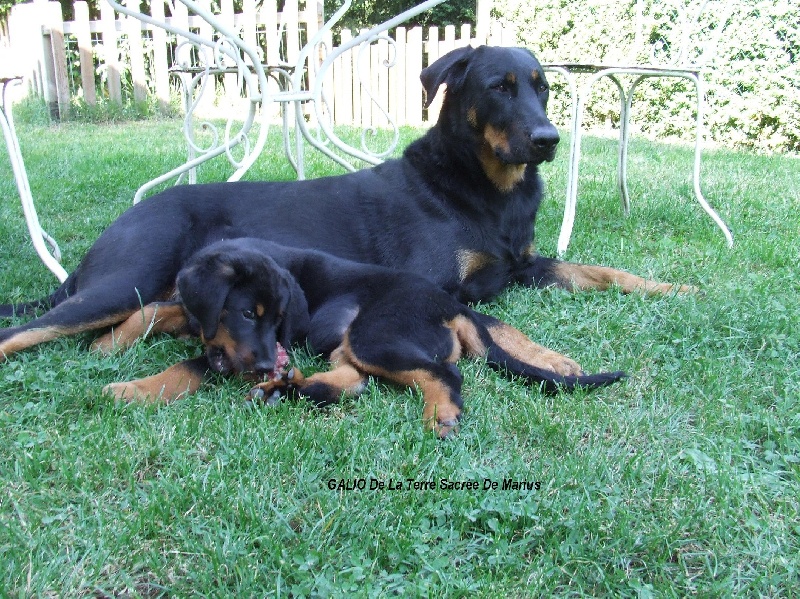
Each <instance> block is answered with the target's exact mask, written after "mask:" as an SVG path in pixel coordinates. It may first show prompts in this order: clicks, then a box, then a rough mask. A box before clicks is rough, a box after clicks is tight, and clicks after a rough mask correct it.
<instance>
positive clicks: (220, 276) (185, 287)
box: [177, 254, 236, 340]
mask: <svg viewBox="0 0 800 599" xmlns="http://www.w3.org/2000/svg"><path fill="white" fill-rule="evenodd" d="M235 280H236V269H235V268H234V266H233V265H232V264H231V263H230V262H229V261H227V260H226V259H225V255H224V254H222V255H220V254H211V255H207V256H203V257H202V258H201V259H194V260H192V261H190V263H189V264H188V265H187V266H186V267H185V268H183V269H182V270H181V271H180V272H179V273H178V278H177V287H178V293H179V294H180V296H181V301H182V302H183V305H184V307H185V308H186V311H187V312H189V314H190V315H191V316H193V317H194V318H196V319H197V321H198V322H199V323H200V329H201V330H202V332H203V338H204V339H207V340H208V339H213V338H214V337H215V336H216V334H217V328H218V327H219V319H220V313H221V312H222V308H223V306H224V305H225V300H226V299H227V298H228V293H230V290H231V287H232V286H233V283H234V281H235Z"/></svg>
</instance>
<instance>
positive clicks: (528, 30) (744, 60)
mask: <svg viewBox="0 0 800 599" xmlns="http://www.w3.org/2000/svg"><path fill="white" fill-rule="evenodd" d="M645 1H646V2H647V3H648V4H651V0H645ZM695 4H696V3H695ZM730 4H731V3H730V0H712V1H711V2H709V4H708V5H709V7H710V10H711V14H714V13H715V12H718V13H719V14H722V13H721V12H720V11H722V10H724V7H726V6H728V7H730ZM734 4H735V5H734V7H733V12H732V14H731V17H730V19H729V20H728V22H727V25H726V26H725V29H724V30H723V32H722V35H721V36H720V39H719V42H718V44H717V46H716V48H715V51H714V52H713V54H712V58H711V60H710V61H709V62H708V63H707V66H708V69H707V76H706V79H705V80H706V84H707V90H706V98H707V100H708V104H707V108H706V124H707V126H708V136H707V137H708V139H709V140H712V141H713V142H715V143H718V144H723V145H726V146H730V147H745V148H751V149H757V150H759V151H764V152H797V151H800V117H798V114H800V72H799V71H798V62H800V29H798V23H800V2H796V1H794V0H792V1H790V0H773V1H759V0H739V1H738V2H735V3H734ZM493 12H494V14H495V16H497V17H500V18H502V19H505V20H507V21H508V22H510V23H512V24H513V25H514V26H515V27H516V28H517V30H518V35H519V39H520V42H521V43H522V44H523V45H526V46H528V47H529V48H531V49H532V50H533V51H534V52H535V53H536V54H537V56H538V57H539V58H540V60H541V61H542V62H558V61H571V62H581V61H584V62H585V61H589V60H590V59H598V58H599V59H601V60H606V61H609V60H614V59H615V58H621V57H622V56H624V55H626V53H627V52H629V51H630V48H631V44H632V41H633V29H634V27H633V23H634V14H635V13H634V2H633V0H628V1H626V2H614V1H612V0H577V1H576V0H537V1H536V2H528V1H522V0H503V2H500V1H499V0H498V1H496V2H495V6H494V7H493ZM670 15H673V16H674V13H670V12H665V13H663V14H662V15H661V16H662V18H663V19H669V18H670ZM654 31H655V29H654V27H652V28H651V29H648V33H651V34H652V35H651V40H650V41H652V40H653V39H655V37H656V35H655V33H654ZM549 78H550V80H551V84H552V85H553V87H554V89H555V92H556V93H555V94H553V95H552V97H553V100H552V102H553V107H552V109H551V114H552V115H553V117H554V119H555V120H556V121H557V122H558V124H560V125H562V126H563V125H566V124H567V123H566V120H567V117H568V115H569V112H568V108H567V103H568V101H569V97H568V95H567V93H566V86H565V85H564V84H563V79H561V78H560V77H559V76H558V75H557V74H551V75H550V77H549ZM694 105H695V104H694V99H693V88H692V86H691V84H690V83H688V82H687V81H684V80H680V79H651V80H650V81H648V82H645V83H643V84H641V85H640V86H639V88H637V94H636V98H635V101H634V108H633V119H632V122H633V127H634V130H635V131H638V132H641V133H644V134H646V135H648V136H650V137H655V138H661V139H670V138H682V139H690V137H691V136H689V135H687V132H688V131H690V127H691V123H692V121H693V119H694ZM587 119H588V121H587V125H588V126H595V127H596V126H607V127H610V126H616V124H617V121H618V119H619V98H618V95H617V92H616V88H615V87H614V86H613V84H611V83H610V82H607V81H601V82H599V83H598V86H597V87H596V88H595V92H594V94H593V96H592V98H591V101H590V102H589V104H588V106H587Z"/></svg>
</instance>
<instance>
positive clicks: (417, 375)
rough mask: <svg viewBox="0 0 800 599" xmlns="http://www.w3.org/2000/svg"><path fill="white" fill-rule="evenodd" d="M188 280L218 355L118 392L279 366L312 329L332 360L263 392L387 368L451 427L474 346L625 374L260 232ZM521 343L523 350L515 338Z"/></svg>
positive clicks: (409, 281)
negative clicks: (579, 361) (464, 365)
mask: <svg viewBox="0 0 800 599" xmlns="http://www.w3.org/2000/svg"><path fill="white" fill-rule="evenodd" d="M177 286H178V291H179V293H180V297H181V300H182V302H183V307H184V308H185V310H186V312H187V313H188V316H189V318H190V320H191V321H196V322H197V323H198V325H199V329H200V331H201V336H202V338H203V341H204V343H205V345H206V357H205V358H201V359H196V360H191V361H189V362H187V363H184V364H183V365H178V366H174V367H172V368H171V369H169V370H168V371H166V372H165V373H162V374H160V375H156V376H155V377H149V378H147V379H142V380H138V381H131V382H128V383H117V384H115V385H110V386H108V387H107V391H109V392H110V393H112V394H114V395H117V396H119V397H126V398H133V397H136V396H151V397H152V396H160V397H161V399H162V400H164V399H171V397H170V396H169V393H167V390H177V391H178V392H179V393H178V395H180V394H182V393H183V392H184V391H185V390H186V389H189V390H193V389H196V388H197V387H198V386H199V385H200V383H201V381H202V372H201V371H202V370H204V369H211V370H218V371H223V372H227V371H230V370H238V371H242V370H255V371H258V372H270V373H271V372H272V371H273V370H275V369H276V364H275V360H276V347H278V348H279V347H280V346H281V345H283V346H288V344H289V343H291V342H292V341H302V340H304V339H307V341H308V343H309V344H310V346H311V347H312V348H313V349H314V351H316V352H319V353H321V354H323V355H326V356H329V357H330V361H331V365H332V368H331V370H329V371H327V372H323V373H317V374H313V375H311V376H309V377H304V376H303V375H302V374H301V373H300V371H299V370H298V369H297V368H292V369H290V370H289V371H288V373H285V374H284V375H283V376H278V377H273V376H270V377H269V380H267V381H265V382H262V383H260V384H258V385H256V387H255V388H254V389H253V390H252V391H251V393H250V396H251V397H253V398H267V399H270V398H271V397H272V396H273V395H274V394H276V393H287V392H297V393H299V394H300V395H302V396H304V397H307V398H309V399H310V400H311V401H312V402H313V403H314V404H315V405H318V406H324V405H327V404H330V403H332V402H336V401H338V400H339V398H340V397H341V396H342V394H343V393H344V394H355V393H358V392H360V391H361V389H363V387H364V385H365V382H366V378H367V377H368V376H370V375H372V376H378V377H383V378H386V379H388V380H390V381H393V382H395V383H399V384H402V385H408V386H416V387H418V388H419V389H420V391H421V392H422V395H423V400H424V409H423V418H424V422H425V425H426V426H427V427H429V428H432V429H433V430H435V431H436V432H437V433H438V434H439V435H441V436H444V435H447V434H449V433H450V432H452V431H453V430H454V429H455V428H456V426H457V423H458V420H459V418H460V417H461V408H462V404H463V402H462V399H461V382H462V378H461V374H460V372H459V371H458V368H457V367H456V361H457V360H458V359H460V358H461V357H463V356H472V357H480V358H484V359H486V360H487V362H488V363H489V364H490V365H491V366H493V367H495V368H497V369H499V370H502V371H505V372H508V373H511V374H513V375H516V376H519V377H521V378H523V379H525V380H527V381H529V382H532V383H536V384H541V385H542V386H543V388H544V389H545V390H546V391H555V390H557V389H566V390H569V389H573V388H575V387H576V386H586V387H599V386H604V385H608V384H611V383H613V382H615V381H618V380H620V379H621V378H623V377H624V376H625V374H624V373H622V372H610V373H603V374H595V375H585V374H583V373H581V372H580V370H579V369H578V368H577V366H576V370H575V372H574V374H572V375H560V374H556V373H555V372H554V371H552V370H547V369H543V368H540V367H539V366H537V364H541V363H542V361H543V359H544V360H546V359H547V356H546V354H548V353H550V354H553V356H559V354H555V353H554V352H550V350H547V349H545V348H543V347H541V346H539V345H536V344H535V343H533V342H532V341H530V340H529V339H528V338H527V337H526V336H525V335H523V334H522V333H521V332H520V331H518V330H516V329H514V328H512V327H510V326H508V325H506V324H504V323H502V322H500V321H498V320H497V319H495V318H493V317H491V316H486V315H483V314H480V313H478V312H476V311H475V310H473V309H471V308H469V307H467V306H465V305H463V304H461V303H460V302H458V301H457V300H456V299H454V298H453V297H452V296H450V295H449V294H447V293H445V292H444V291H442V290H441V289H440V288H439V287H437V286H436V285H435V284H433V283H431V282H429V281H427V280H425V279H423V278H422V277H419V276H417V275H414V274H412V273H406V272H402V271H396V270H392V269H388V268H383V267H379V266H372V265H364V264H359V263H356V262H350V261H346V260H342V259H340V258H336V257H334V256H331V255H329V254H324V253H321V252H317V251H312V250H298V249H293V248H287V247H285V246H280V245H277V244H274V243H271V242H267V241H263V240H260V239H254V238H240V239H235V240H230V241H221V242H218V243H215V244H213V245H211V246H209V247H208V248H205V249H203V250H201V251H200V252H198V253H197V254H196V255H195V256H193V257H192V258H191V259H190V260H189V261H188V262H187V264H186V267H185V268H184V269H183V270H182V271H181V272H180V274H179V275H178V279H177ZM151 309H153V311H154V312H157V309H156V307H155V306H151ZM137 322H142V320H141V319H137ZM498 341H502V345H501V344H500V343H498ZM509 345H511V346H513V347H514V349H515V352H514V355H512V354H510V353H509V352H507V351H506V350H505V349H504V348H505V347H507V346H509ZM526 356H527V357H528V358H530V359H527V360H526V359H525V358H526ZM559 357H560V356H559ZM204 360H205V364H204V362H203V361H204ZM277 369H278V370H280V365H279V366H278V368H277Z"/></svg>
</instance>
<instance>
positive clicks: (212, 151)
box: [107, 0, 444, 202]
mask: <svg viewBox="0 0 800 599" xmlns="http://www.w3.org/2000/svg"><path fill="white" fill-rule="evenodd" d="M443 1H444V0H427V1H426V2H422V3H421V4H418V5H417V6H415V7H413V8H411V9H409V10H407V11H406V12H404V13H402V14H400V15H397V16H396V17H394V18H393V19H390V20H389V21H386V22H385V23H382V24H380V25H377V26H375V27H373V28H372V29H369V30H368V31H364V32H362V33H361V34H360V35H358V36H356V37H354V38H352V39H351V40H349V41H348V42H347V43H346V44H342V45H341V46H339V47H337V48H336V49H335V50H333V51H331V52H328V53H327V54H326V53H325V52H324V51H323V50H324V48H323V46H324V44H325V39H326V36H327V34H328V32H329V31H330V30H331V28H332V27H333V26H334V25H335V24H336V23H337V22H338V21H339V20H340V19H341V18H342V16H343V15H344V14H345V12H346V11H347V10H348V9H349V8H350V5H351V3H352V0H345V1H344V4H343V5H342V6H341V7H340V8H339V9H338V10H337V11H336V12H335V13H334V14H333V15H332V16H331V18H330V19H329V20H328V21H327V22H326V23H325V24H324V25H323V26H322V27H320V28H319V29H318V30H317V31H316V33H314V35H313V36H310V39H309V40H308V41H307V43H306V44H305V45H303V46H302V47H301V48H300V50H299V52H298V54H297V56H296V61H295V62H294V63H293V64H284V65H273V66H269V65H265V64H264V57H263V56H262V54H263V53H262V52H261V49H260V48H258V47H257V46H256V45H255V43H254V40H249V41H248V40H245V39H244V38H243V36H242V35H241V29H240V28H237V27H235V26H233V25H230V24H227V23H224V22H223V21H222V19H220V18H219V16H218V15H214V14H213V13H212V12H211V11H210V3H209V2H207V1H205V0H201V1H199V2H198V1H195V0H175V1H174V5H173V4H170V8H171V12H172V13H173V14H176V12H179V11H188V15H187V16H186V17H187V18H182V19H181V20H180V21H178V20H176V19H174V18H157V17H153V16H152V15H148V14H144V13H142V12H140V11H139V10H137V9H138V7H139V5H138V4H137V3H134V2H126V4H130V5H131V6H135V7H136V9H134V8H130V7H128V6H126V5H123V4H121V3H120V2H118V1H117V0H107V2H108V3H109V4H110V5H111V7H112V8H113V9H114V10H116V11H117V12H119V13H122V14H124V15H128V16H129V17H133V18H135V19H139V20H140V21H142V22H145V23H148V24H150V25H151V26H154V27H159V28H161V29H164V30H166V31H168V32H170V33H172V34H174V35H176V36H177V38H178V40H179V43H180V45H187V44H188V45H189V46H191V47H193V49H194V50H193V52H188V54H190V55H192V56H194V57H195V64H189V63H183V64H181V65H179V70H181V71H182V72H183V73H184V74H186V75H187V76H188V79H185V82H184V87H185V88H187V89H188V93H185V94H184V98H185V101H186V102H187V108H188V112H187V115H186V121H185V126H184V134H185V136H186V138H187V143H188V144H189V158H188V160H187V161H186V162H185V163H184V164H182V165H180V166H178V167H176V168H175V169H172V170H171V171H169V172H167V173H165V174H164V175H161V176H160V177H157V178H156V179H153V180H152V181H150V182H148V183H145V184H144V185H143V186H142V187H140V188H139V190H138V191H137V192H136V195H135V197H134V202H138V201H139V200H140V199H141V198H142V197H144V194H145V193H147V192H148V191H149V190H150V189H152V188H154V187H156V186H157V185H160V184H162V183H164V182H166V181H169V180H172V179H175V178H177V179H178V181H180V177H181V176H182V175H183V174H184V173H190V177H191V173H192V171H193V170H194V169H195V168H196V167H197V166H198V165H200V164H201V163H203V162H205V161H207V160H210V159H212V158H214V157H216V156H220V155H222V154H225V155H226V156H227V158H228V160H229V161H230V162H231V164H232V165H233V166H234V168H235V171H234V173H233V175H231V176H230V177H229V179H228V180H229V181H236V180H238V179H240V178H241V177H242V176H243V175H244V174H245V173H246V172H247V170H248V169H249V168H250V167H251V166H252V165H253V163H254V162H255V160H256V159H257V158H258V156H259V155H260V153H261V151H262V150H263V148H264V145H265V143H266V138H267V132H268V123H267V122H266V120H265V118H264V108H265V106H266V105H267V104H268V103H273V102H277V103H279V104H281V106H282V108H283V114H284V123H283V124H284V130H283V135H284V149H285V151H286V153H287V157H288V159H289V161H290V162H291V164H292V166H293V167H294V168H295V170H296V171H297V175H298V178H301V179H302V178H304V177H305V172H304V147H303V143H304V142H306V143H308V144H309V145H311V146H312V147H314V148H315V149H317V150H318V151H320V152H322V153H323V154H325V155H326V156H328V157H329V158H331V159H332V160H334V161H335V162H337V163H339V164H340V165H341V166H343V167H344V168H346V169H348V170H355V167H354V166H353V164H352V163H351V162H350V161H349V160H348V159H346V158H344V157H343V156H342V155H341V153H344V154H346V155H347V156H349V157H352V158H355V159H357V160H361V161H364V162H367V163H370V164H377V163H378V162H380V161H381V160H382V159H383V158H384V157H385V156H387V155H388V154H389V153H390V152H391V151H392V150H393V149H394V148H393V146H394V145H396V143H397V140H398V138H399V135H398V133H397V128H396V126H395V136H394V142H393V144H390V145H391V146H392V147H389V148H388V149H384V150H382V151H380V152H377V151H372V150H370V149H369V148H368V147H367V146H366V144H364V143H362V148H355V147H353V146H351V145H349V144H347V143H345V142H344V141H343V140H342V139H341V138H340V137H339V136H338V135H337V134H336V132H335V131H334V130H333V124H332V122H331V120H330V118H331V117H330V115H329V114H327V113H326V110H325V104H326V100H325V84H326V80H327V78H326V74H327V72H328V70H329V69H330V68H331V67H332V66H333V64H334V61H335V60H336V58H337V57H338V56H340V55H341V54H343V53H345V52H348V51H350V50H353V49H355V48H358V47H359V46H361V47H362V48H364V47H368V46H369V45H370V44H372V43H374V42H376V41H377V40H379V39H380V40H388V36H386V35H385V32H386V31H387V30H389V29H390V28H392V27H396V26H397V25H399V24H401V23H403V22H404V21H406V20H408V19H410V18H411V17H413V16H415V15H417V14H419V13H421V12H423V11H425V10H428V9H430V8H433V7H434V6H436V5H437V4H441V3H442V2H443ZM287 4H288V3H287ZM189 23H191V27H190V25H189ZM198 25H199V27H198ZM388 41H389V43H390V44H391V40H388ZM186 54H187V53H184V55H186ZM323 54H326V55H325V56H324V58H323V59H322V60H320V59H319V57H320V56H321V55H323ZM385 66H387V67H390V66H391V64H386V65H385ZM219 74H233V75H234V76H236V77H237V78H238V82H239V85H240V86H241V88H242V89H243V90H244V94H245V96H246V98H247V101H248V102H247V105H248V109H247V112H246V114H232V115H231V116H230V118H228V119H227V124H226V126H225V129H224V133H220V132H218V131H217V128H216V127H215V126H214V125H213V124H212V123H210V122H203V123H202V126H203V128H204V129H206V130H207V131H209V132H210V133H211V137H212V141H211V143H210V144H207V145H206V146H205V147H200V145H198V144H196V143H195V140H194V133H193V127H194V124H193V119H194V114H193V113H194V109H195V107H196V106H197V105H198V101H197V98H198V97H199V96H200V95H202V90H203V88H204V87H205V86H206V85H208V84H209V81H211V78H212V77H215V76H217V75H219ZM270 74H271V75H272V76H273V78H275V77H277V78H279V79H280V81H281V86H280V88H279V90H278V91H272V90H271V89H270V88H269V87H268V76H269V75H270ZM306 77H307V80H308V82H309V85H305V84H304V81H305V78H306ZM195 91H196V92H197V93H195ZM187 98H188V100H186V99H187ZM304 105H307V106H309V107H310V109H311V110H312V111H313V114H314V119H313V120H314V121H315V123H316V125H317V128H316V129H315V130H314V131H312V130H311V129H310V128H309V126H308V124H307V123H306V119H305V114H304V111H303V106H304ZM290 108H293V110H294V132H295V147H294V149H293V150H292V149H291V147H290V141H289V129H290V126H289V124H288V121H287V119H286V114H287V110H289V109H290ZM384 112H385V111H384ZM387 116H388V115H387ZM256 124H257V133H255V131H254V132H253V135H254V136H255V141H254V142H252V143H251V141H250V137H248V135H249V134H250V133H251V129H252V128H253V126H254V125H256ZM391 124H393V123H391ZM237 146H241V147H239V148H238V150H237V151H238V153H239V154H240V157H238V158H237V157H236V156H234V152H233V150H234V148H236V147H237ZM331 146H333V147H334V148H336V149H338V150H339V152H334V151H333V150H332V149H331Z"/></svg>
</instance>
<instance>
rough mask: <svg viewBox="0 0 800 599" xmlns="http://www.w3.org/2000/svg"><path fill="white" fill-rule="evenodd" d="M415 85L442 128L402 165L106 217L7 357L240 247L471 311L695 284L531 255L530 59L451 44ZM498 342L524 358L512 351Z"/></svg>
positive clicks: (109, 315)
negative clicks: (548, 292)
mask: <svg viewBox="0 0 800 599" xmlns="http://www.w3.org/2000/svg"><path fill="white" fill-rule="evenodd" d="M421 79H422V84H423V87H424V88H425V91H426V92H427V97H428V100H429V101H430V100H431V99H432V98H433V97H434V95H435V94H436V93H437V90H438V89H439V87H440V86H441V85H442V84H446V86H447V91H446V94H445V97H444V101H443V104H442V108H441V113H440V116H439V120H438V122H437V123H436V125H435V126H434V127H432V128H431V129H430V130H429V131H428V132H427V133H426V134H425V135H424V136H423V137H422V138H420V139H418V140H417V141H415V142H413V143H412V144H411V145H410V146H409V147H408V148H407V149H406V151H405V153H404V155H403V157H402V158H400V159H397V160H392V161H388V162H385V163H384V164H382V165H379V166H376V167H374V168H371V169H366V170H362V171H359V172H356V173H351V174H346V175H342V176H337V177H327V178H321V179H316V180H310V181H296V182H272V183H266V182H259V183H247V182H239V183H221V184H211V185H196V186H195V185H189V186H177V187H174V188H171V189H169V190H167V191H165V192H163V193H161V194H158V195H156V196H154V197H152V198H150V199H148V200H146V201H144V202H142V203H140V204H138V205H136V206H134V207H132V208H130V209H129V210H127V211H126V212H125V213H124V214H122V215H121V216H120V217H119V218H118V219H117V220H116V221H115V222H114V223H112V224H111V226H109V227H108V229H106V231H104V232H103V234H102V235H101V236H100V237H99V239H98V240H97V241H96V242H95V244H94V245H93V246H92V247H91V249H90V250H89V252H88V253H87V254H86V256H85V257H84V259H83V260H82V262H81V263H80V264H79V265H78V267H77V268H76V269H75V271H74V272H73V273H72V274H70V276H69V277H68V278H67V280H66V281H65V282H64V283H63V284H62V285H61V286H60V287H59V288H58V289H57V290H56V291H55V292H54V293H53V294H52V295H51V296H50V297H49V298H47V299H45V300H42V301H39V302H31V303H29V304H24V305H18V306H4V307H2V308H0V315H6V316H7V315H11V314H14V313H16V314H19V313H22V312H26V311H28V310H29V309H32V308H34V307H40V306H41V307H47V308H50V310H49V311H48V312H46V313H45V314H43V315H42V316H39V317H38V318H35V319H34V320H32V321H30V322H28V323H26V324H22V325H19V326H13V327H9V328H5V329H2V330H0V359H7V358H8V356H9V355H11V354H13V353H14V352H17V351H20V350H23V349H25V348H28V347H30V346H33V345H35V344H38V343H42V342H44V341H48V340H51V339H54V338H56V337H60V336H62V335H69V334H74V333H78V332H81V331H88V330H100V329H106V328H108V327H112V326H114V325H117V324H119V323H121V322H123V321H125V320H126V319H127V318H128V317H130V316H131V315H132V314H134V313H136V312H137V311H139V310H140V309H141V306H143V305H146V304H149V303H151V302H154V301H158V300H162V299H166V298H169V297H170V296H171V295H172V293H173V290H174V284H175V277H176V275H177V273H178V271H179V270H180V269H181V268H182V267H183V266H184V264H185V263H186V261H187V260H188V259H189V258H190V257H191V256H192V255H193V254H195V253H196V252H197V251H198V250H200V249H202V248H204V247H206V246H208V245H210V244H212V243H214V242H216V241H219V240H221V239H230V238H237V237H258V238H262V239H269V240H272V241H275V242H278V243H281V244H283V245H288V246H293V247H301V248H313V249H317V250H322V251H325V252H328V253H331V254H334V255H337V256H340V257H343V258H347V259H350V260H354V261H357V262H363V263H371V264H379V265H384V266H388V267H391V268H395V269H405V270H408V271H411V272H414V273H416V274H418V275H421V276H423V277H425V278H427V279H429V280H430V281H432V282H433V283H435V284H436V285H438V286H439V287H440V288H442V289H443V290H445V291H446V292H447V293H449V294H451V295H452V296H453V297H455V298H457V299H459V300H461V301H465V302H470V301H477V300H486V299H489V298H491V297H493V296H495V295H496V294H497V293H498V292H500V291H501V290H502V289H503V288H505V287H506V286H508V285H510V284H512V283H521V284H523V285H535V286H547V285H558V286H561V287H565V288H568V289H573V290H578V289H588V288H592V289H605V288H607V287H610V286H613V285H618V286H619V287H620V288H621V289H622V290H623V291H626V292H628V291H633V290H644V291H646V292H652V293H666V292H671V291H673V290H678V291H680V290H686V289H688V288H685V287H681V288H680V289H675V288H674V287H673V286H672V285H669V284H664V283H655V282H652V281H648V280H645V279H643V278H641V277H638V276H635V275H632V274H629V273H626V272H623V271H619V270H615V269H612V268H607V267H600V266H587V265H581V264H572V263H567V262H562V261H559V260H555V259H550V258H545V257H542V256H540V255H538V254H537V253H536V252H535V251H534V249H533V228H534V221H535V217H536V212H537V210H538V209H539V202H540V200H541V198H542V184H541V181H540V178H539V174H538V165H539V164H541V163H542V162H545V161H549V160H552V159H553V157H554V155H555V149H556V144H557V143H558V140H559V138H558V133H557V132H556V129H555V128H554V127H553V125H552V124H551V123H550V121H549V120H548V119H547V116H546V114H545V108H546V105H547V99H548V93H549V88H548V85H547V81H546V79H545V76H544V72H543V71H542V68H541V66H540V64H539V63H538V61H537V60H536V58H535V57H534V56H533V55H532V54H531V53H530V52H529V51H528V50H525V49H520V48H496V47H486V46H483V47H480V48H477V49H472V48H462V49H458V50H454V51H452V52H450V53H448V54H446V55H445V56H443V57H441V58H440V59H439V60H437V61H436V62H435V63H433V64H432V65H430V66H429V67H427V68H426V69H425V70H424V71H423V72H422V75H421ZM106 339H107V338H106ZM494 341H495V343H496V344H498V345H499V346H500V347H503V349H505V350H506V351H507V352H509V353H511V354H512V355H514V354H513V351H514V347H513V344H512V345H509V346H506V345H505V343H506V340H505V339H501V338H495V339H494ZM100 345H101V346H103V345H104V342H101V344H100ZM515 357H516V358H519V359H521V358H523V357H522V356H515ZM531 359H534V358H531ZM524 361H526V362H530V360H528V359H525V360H524ZM533 363H535V364H538V365H539V366H541V367H543V368H549V369H551V370H554V371H555V372H556V373H560V374H574V371H575V367H576V365H575V363H574V362H572V361H571V360H569V359H567V358H564V359H563V360H558V359H555V360H554V359H552V356H548V359H547V360H543V361H542V362H541V363H537V362H535V361H534V362H533Z"/></svg>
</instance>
